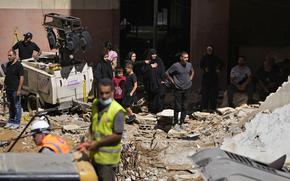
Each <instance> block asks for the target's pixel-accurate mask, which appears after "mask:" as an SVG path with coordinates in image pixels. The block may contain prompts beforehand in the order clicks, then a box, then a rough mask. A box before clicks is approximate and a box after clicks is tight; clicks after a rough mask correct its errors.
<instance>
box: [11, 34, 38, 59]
mask: <svg viewBox="0 0 290 181" xmlns="http://www.w3.org/2000/svg"><path fill="white" fill-rule="evenodd" d="M23 36H24V40H23V41H19V42H17V43H16V44H15V45H14V46H13V47H12V49H13V50H16V49H18V54H19V59H20V60H23V59H27V58H31V57H32V55H33V51H37V52H38V53H37V56H39V55H41V50H40V48H39V47H38V46H37V44H36V43H34V42H32V41H31V40H32V33H30V32H28V33H25V34H24V35H23Z"/></svg>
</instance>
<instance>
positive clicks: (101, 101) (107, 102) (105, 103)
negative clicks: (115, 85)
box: [99, 98, 113, 106]
mask: <svg viewBox="0 0 290 181" xmlns="http://www.w3.org/2000/svg"><path fill="white" fill-rule="evenodd" d="M99 101H100V103H101V104H102V105H103V106H107V105H109V104H111V103H112V101H113V99H112V98H109V99H107V100H103V99H100V100H99Z"/></svg>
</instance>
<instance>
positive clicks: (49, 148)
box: [31, 117, 70, 154]
mask: <svg viewBox="0 0 290 181" xmlns="http://www.w3.org/2000/svg"><path fill="white" fill-rule="evenodd" d="M31 134H32V136H33V140H34V142H35V144H36V145H37V146H39V147H40V150H39V153H48V154H50V153H55V154H65V153H69V152H70V147H69V145H68V144H67V142H66V141H65V140H63V139H62V138H60V137H58V136H53V135H51V134H50V128H49V124H48V123H47V121H45V118H44V117H41V118H38V119H37V120H36V121H34V122H33V123H32V126H31Z"/></svg>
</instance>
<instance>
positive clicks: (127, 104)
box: [123, 63, 138, 123]
mask: <svg viewBox="0 0 290 181" xmlns="http://www.w3.org/2000/svg"><path fill="white" fill-rule="evenodd" d="M125 69H126V73H127V75H126V82H125V97H124V99H123V106H124V108H126V111H127V113H128V116H129V119H128V120H127V123H132V122H133V121H134V120H135V119H136V116H135V115H134V113H133V111H132V109H131V105H132V104H133V101H134V96H135V92H136V90H137V86H138V85H137V77H136V75H135V74H134V72H133V65H132V64H130V63H128V64H126V66H125Z"/></svg>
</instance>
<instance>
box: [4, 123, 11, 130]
mask: <svg viewBox="0 0 290 181" xmlns="http://www.w3.org/2000/svg"><path fill="white" fill-rule="evenodd" d="M11 126H12V123H6V125H5V126H4V128H6V129H7V128H10V127H11Z"/></svg>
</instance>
